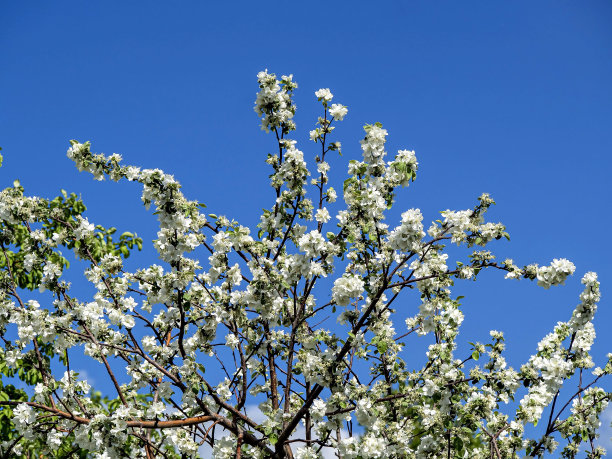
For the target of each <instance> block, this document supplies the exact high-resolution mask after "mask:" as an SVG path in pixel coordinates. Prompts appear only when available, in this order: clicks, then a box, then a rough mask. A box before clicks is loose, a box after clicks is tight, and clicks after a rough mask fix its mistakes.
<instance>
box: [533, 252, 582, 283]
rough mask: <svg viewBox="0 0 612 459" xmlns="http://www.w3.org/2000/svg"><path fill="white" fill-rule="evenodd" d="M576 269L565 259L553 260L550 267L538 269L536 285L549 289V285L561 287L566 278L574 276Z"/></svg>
mask: <svg viewBox="0 0 612 459" xmlns="http://www.w3.org/2000/svg"><path fill="white" fill-rule="evenodd" d="M575 270H576V267H575V266H574V264H573V263H572V262H571V261H569V260H566V259H565V258H561V259H557V258H555V259H554V260H553V261H552V263H551V264H550V266H542V267H541V268H538V285H539V286H540V287H544V288H550V286H551V285H559V284H561V285H563V284H564V283H565V279H567V276H570V275H572V274H574V271H575Z"/></svg>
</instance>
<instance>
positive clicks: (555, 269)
mask: <svg viewBox="0 0 612 459" xmlns="http://www.w3.org/2000/svg"><path fill="white" fill-rule="evenodd" d="M258 82H259V88H260V91H259V93H258V95H257V99H256V102H255V111H256V113H257V114H258V116H260V118H261V122H262V129H263V130H265V131H266V132H270V133H272V134H273V135H274V137H275V139H274V143H275V149H276V151H275V152H274V153H272V154H269V155H268V157H267V163H268V164H269V165H270V167H271V168H272V174H271V176H270V177H271V186H272V189H273V194H274V200H273V202H272V206H271V207H270V208H268V209H266V210H265V211H264V212H263V215H262V217H261V221H260V223H259V225H258V228H257V230H256V231H251V230H250V229H249V228H247V227H244V226H242V225H240V224H239V223H238V222H237V221H236V220H233V219H229V218H228V217H225V216H218V215H213V214H209V215H204V214H203V213H202V207H203V205H201V204H200V203H199V202H197V201H191V200H188V199H187V198H186V197H185V196H183V194H182V193H181V190H180V185H179V184H178V182H177V181H176V180H175V179H174V178H173V177H172V176H170V175H167V174H164V173H163V172H162V171H160V170H149V169H144V170H143V169H140V168H138V167H134V166H125V165H123V164H122V158H121V157H120V156H119V155H116V154H114V155H111V156H105V155H102V154H94V153H92V152H91V150H90V145H89V143H84V144H81V143H79V142H76V141H72V145H71V147H70V149H69V150H68V157H69V158H70V159H72V160H73V161H74V162H75V163H76V165H77V167H78V168H79V170H83V171H87V172H90V173H91V174H93V175H94V177H95V178H96V179H98V180H102V179H104V178H105V177H108V178H110V179H111V180H114V181H119V180H129V181H133V182H138V183H139V184H140V185H141V186H142V189H143V193H142V200H143V202H144V205H145V206H147V207H149V206H150V205H153V206H154V208H155V212H156V214H157V216H158V220H159V231H158V233H157V239H156V240H155V241H154V247H155V249H156V250H157V252H158V254H159V258H160V260H161V262H160V264H159V265H152V266H148V267H143V268H142V269H139V270H136V271H135V272H128V271H127V270H126V269H124V264H123V259H124V258H126V257H127V256H129V255H130V252H131V250H132V249H133V248H134V247H138V248H139V249H140V248H141V247H142V241H141V240H140V239H139V238H137V237H136V236H134V235H133V234H131V233H124V234H123V235H121V236H120V237H119V238H116V236H115V234H114V233H115V231H114V229H113V228H110V229H105V228H103V227H101V226H96V225H94V224H93V223H90V222H89V220H88V218H86V217H85V216H84V211H85V207H84V205H83V203H82V202H81V201H80V200H79V199H78V198H77V197H76V196H75V195H68V194H66V193H63V195H62V196H59V197H57V198H55V199H53V200H46V199H42V198H38V197H28V196H26V195H25V194H24V190H23V188H22V187H21V186H20V185H19V183H17V182H16V183H15V184H14V186H12V187H9V188H6V189H5V190H4V191H2V193H1V194H0V249H1V253H0V268H1V270H0V327H1V330H2V340H3V344H2V352H1V353H0V370H1V371H2V373H3V375H4V379H5V380H4V382H2V383H1V385H0V406H1V407H2V408H1V411H0V417H1V418H2V428H1V429H0V435H1V436H2V437H1V438H2V440H3V442H2V444H1V445H0V451H1V452H2V454H4V455H5V456H18V455H34V454H36V455H38V454H44V455H48V456H51V457H69V456H70V455H74V456H75V457H76V456H78V457H99V458H108V457H127V456H130V457H146V458H152V457H169V458H173V457H195V456H197V455H198V454H200V453H202V451H204V450H205V448H206V447H208V448H212V454H213V455H214V457H216V458H230V457H243V458H244V457H249V458H251V457H252V458H265V457H274V458H291V457H295V458H300V459H306V458H318V457H322V454H323V453H324V452H325V451H330V450H331V451H334V452H335V453H336V454H337V456H338V457H341V458H344V459H356V458H404V457H417V458H428V457H431V458H437V457H449V458H450V457H461V458H514V457H523V456H525V455H526V456H528V457H541V456H544V455H545V454H546V453H552V452H553V451H555V449H556V448H557V446H558V442H562V443H563V444H564V446H563V449H562V453H561V454H562V455H563V456H564V457H575V456H576V455H577V454H578V452H579V451H580V450H581V448H583V446H581V445H582V443H586V449H587V450H588V453H587V454H588V455H589V457H602V456H603V454H604V452H603V450H602V449H601V448H596V447H595V446H594V440H595V439H596V437H597V432H596V431H597V428H598V427H599V415H600V413H601V412H602V410H603V409H604V408H605V407H606V404H607V403H608V401H609V399H610V394H609V393H606V392H605V391H604V390H603V389H601V388H599V387H597V386H596V384H597V382H598V381H599V380H600V378H602V377H603V376H604V375H605V374H608V373H610V372H611V371H612V363H611V362H610V361H608V362H604V366H603V368H595V369H594V370H592V367H593V366H594V363H593V362H592V360H591V357H590V355H589V350H590V348H591V345H592V343H593V340H594V338H595V332H594V329H593V325H592V322H591V321H592V319H593V315H594V314H595V311H596V303H597V301H598V300H599V283H598V281H597V276H596V274H595V273H587V274H585V275H584V277H583V279H582V283H583V284H584V292H583V293H582V294H581V296H580V304H579V305H578V306H577V307H576V309H575V311H574V313H573V314H572V316H571V317H570V318H568V319H569V320H567V321H566V322H559V323H558V325H557V326H556V327H555V329H554V330H553V331H552V332H551V333H549V334H548V335H546V336H545V337H544V338H543V339H542V341H541V342H540V344H539V346H538V349H537V352H536V353H535V355H533V356H532V357H531V358H530V359H529V361H528V362H526V363H525V364H524V365H523V366H522V367H521V368H520V369H519V370H515V369H512V368H510V367H508V366H507V364H506V362H505V360H504V357H503V355H502V351H503V350H504V338H503V334H502V333H501V332H497V331H491V333H490V334H491V340H490V342H488V343H474V344H473V348H472V350H471V354H469V355H457V351H456V338H457V334H458V331H459V327H460V325H461V322H462V320H463V313H462V312H461V305H460V302H459V299H460V298H457V297H456V296H454V295H453V293H452V286H453V284H454V282H456V281H459V280H463V279H473V280H476V279H477V278H478V275H479V273H480V272H482V271H483V270H488V269H493V270H496V271H499V272H500V273H501V274H502V275H505V277H506V278H510V279H528V280H534V281H537V283H538V284H539V285H541V286H542V287H544V288H549V287H550V286H553V285H558V284H563V282H564V280H565V279H566V278H567V276H569V275H571V274H573V272H574V265H573V264H572V263H571V262H569V261H567V260H565V259H561V260H554V261H553V262H552V263H551V264H550V265H549V266H543V267H540V266H538V265H535V264H532V265H527V266H523V267H519V266H518V265H516V264H515V263H514V262H513V261H512V260H510V259H506V260H503V261H497V260H496V258H495V256H494V255H493V254H492V253H491V252H490V251H488V250H484V248H485V247H486V246H487V245H488V244H489V243H490V242H491V241H493V240H496V239H501V238H508V234H507V233H506V231H505V227H504V226H503V225H502V224H501V223H491V222H485V220H484V216H485V213H486V211H487V209H488V208H489V207H490V206H491V205H493V204H494V201H493V199H492V198H491V197H490V196H489V195H487V194H483V195H482V196H480V197H479V198H478V202H477V203H476V205H475V206H474V207H473V208H471V209H468V210H461V211H451V210H446V211H443V212H442V218H441V219H440V220H438V221H436V222H434V223H432V224H431V226H430V227H429V228H428V229H427V230H425V228H424V226H423V216H422V214H421V212H420V210H419V209H409V210H406V211H405V212H404V213H402V215H401V221H400V222H399V224H397V225H395V226H394V225H389V224H388V223H387V220H386V219H385V214H386V213H387V211H388V209H390V208H391V207H392V205H393V203H394V197H395V192H396V190H397V189H398V188H400V187H405V186H408V184H409V183H410V182H412V181H414V180H415V178H416V174H417V169H418V162H417V159H416V156H415V153H414V152H413V151H409V150H400V151H398V152H397V154H396V155H395V156H394V158H393V159H392V160H391V161H387V160H386V159H387V158H386V157H387V152H386V151H385V139H386V137H387V131H386V130H385V129H383V127H382V125H380V124H379V123H375V124H372V125H367V126H365V137H364V139H363V140H362V141H361V147H362V150H363V160H362V161H357V160H352V161H351V162H350V165H349V170H348V178H347V179H346V181H345V182H344V189H343V190H342V196H343V198H344V204H345V205H344V206H343V209H342V210H340V211H339V212H337V214H336V215H335V218H334V219H332V215H331V213H330V208H331V207H333V206H330V204H331V203H334V202H335V201H336V200H337V197H338V193H337V191H336V190H334V189H333V188H332V187H331V186H329V184H328V173H329V170H330V164H329V156H330V154H331V153H333V152H336V151H337V152H340V149H341V145H340V143H339V142H331V141H330V137H331V136H332V133H333V130H334V128H335V125H336V124H337V123H338V122H340V121H342V119H343V118H344V117H345V116H346V114H347V111H348V110H347V108H346V107H345V106H344V105H341V104H337V103H332V100H333V95H332V93H331V92H330V90H329V89H321V90H319V91H317V92H316V93H315V94H316V97H317V98H318V101H319V102H320V103H321V104H322V108H323V111H322V113H323V115H322V116H321V117H320V118H319V119H318V122H317V125H316V127H315V129H313V130H312V131H311V132H310V138H311V140H312V141H313V142H314V143H315V145H316V149H317V153H316V154H315V155H313V156H314V157H313V161H314V163H315V166H316V171H315V170H314V169H312V170H311V169H309V167H308V165H307V163H306V161H305V159H304V153H303V152H302V151H301V150H299V149H298V148H297V145H296V142H295V141H294V140H291V139H290V137H289V135H290V133H291V132H292V131H294V130H295V129H296V126H295V123H294V121H293V117H294V114H295V110H296V108H295V105H294V102H293V92H294V90H295V89H296V88H297V84H296V83H295V82H294V81H293V79H292V77H291V76H283V77H282V78H281V79H280V80H279V79H277V77H276V76H275V75H274V74H270V73H267V71H266V72H261V73H260V74H259V75H258ZM310 177H312V178H310ZM335 206H337V204H336V205H335ZM332 222H333V223H332ZM448 243H452V244H457V245H463V246H466V247H468V248H470V249H471V254H470V255H469V257H467V258H466V259H465V260H463V261H461V262H457V263H456V266H449V263H448V258H447V254H445V253H444V251H445V244H448ZM66 251H70V252H73V254H74V255H75V256H76V257H77V258H78V259H81V260H83V261H84V262H85V263H86V264H87V266H88V267H87V269H86V271H85V276H86V278H87V280H88V281H89V282H91V284H92V285H93V286H94V287H95V291H96V293H95V294H94V295H93V296H92V297H90V298H78V297H77V296H76V295H73V294H72V293H71V284H70V282H69V281H68V280H69V279H70V277H69V275H70V274H71V272H70V270H69V269H68V259H67V258H65V256H64V252H66ZM202 254H204V256H205V257H206V258H202ZM202 260H204V262H203V261H202ZM328 277H329V278H332V280H333V284H332V282H330V281H327V280H326V278H328ZM36 290H39V291H40V292H41V295H40V297H39V299H29V300H28V299H27V298H30V297H32V295H33V293H28V291H32V292H34V291H36ZM400 310H401V311H402V313H403V315H405V314H406V312H408V314H410V317H409V318H408V319H407V320H405V321H404V320H402V321H401V322H400V323H397V317H398V316H400V314H399V312H398V311H400ZM329 316H331V317H335V318H336V319H337V321H333V322H332V321H331V320H329V321H326V320H325V319H326V318H327V317H329ZM336 322H337V323H336ZM411 339H429V340H430V341H429V342H430V343H431V344H430V346H429V349H428V351H427V363H426V364H425V365H424V366H423V367H422V368H414V369H409V368H407V365H406V363H405V361H404V359H403V358H402V355H403V354H404V353H406V352H409V350H410V340H411ZM83 351H84V352H85V354H86V355H87V356H89V357H90V358H91V359H92V360H93V361H95V362H94V363H92V364H94V365H99V366H100V368H101V369H102V370H103V371H104V372H105V373H106V375H107V377H108V381H109V384H110V387H112V388H113V390H114V398H102V397H101V396H100V394H99V393H98V392H96V391H93V390H91V388H90V386H89V384H88V383H87V381H85V380H83V379H81V378H80V377H79V375H78V374H76V373H75V372H74V371H72V370H71V369H70V359H71V356H72V355H74V354H75V353H79V352H83ZM59 368H62V370H61V371H60V370H59ZM574 375H579V378H578V386H577V387H576V389H575V390H573V391H571V393H568V394H567V395H565V394H566V393H565V392H563V393H562V392H560V390H561V388H562V385H563V383H564V382H566V381H568V380H569V379H570V378H571V377H572V376H574ZM15 377H19V378H20V379H21V380H23V381H24V382H25V383H26V384H27V385H29V386H32V388H33V391H31V392H24V391H23V390H19V389H17V388H16V387H15V386H14V385H13V384H12V382H13V379H11V378H15ZM589 378H590V379H589ZM575 379H576V378H574V379H572V381H571V382H572V383H573V381H574V380H575ZM30 393H33V395H32V396H29V395H28V394H30ZM519 396H520V401H519V402H518V403H516V404H513V403H511V401H512V400H515V397H517V400H518V397H519ZM256 405H257V406H258V409H257V410H258V412H257V413H255V415H254V408H253V407H254V406H256ZM543 413H546V414H547V416H546V417H543ZM529 423H531V424H533V425H536V424H537V426H538V429H539V431H538V433H537V435H535V436H533V435H528V434H526V432H525V426H526V425H527V424H529Z"/></svg>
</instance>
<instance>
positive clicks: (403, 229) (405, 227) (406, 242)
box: [389, 209, 425, 252]
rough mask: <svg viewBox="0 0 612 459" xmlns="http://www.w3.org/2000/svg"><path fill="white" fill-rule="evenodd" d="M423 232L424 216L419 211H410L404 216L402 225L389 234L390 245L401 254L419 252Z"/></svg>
mask: <svg viewBox="0 0 612 459" xmlns="http://www.w3.org/2000/svg"><path fill="white" fill-rule="evenodd" d="M424 236H425V233H424V232H423V215H422V214H421V211H420V210H419V209H410V210H407V211H406V212H404V213H403V214H402V223H401V225H399V226H398V227H397V228H395V229H394V230H393V231H392V232H391V234H389V245H390V246H391V248H392V249H394V250H399V251H401V252H412V251H417V250H418V249H419V247H420V244H419V243H420V242H421V239H423V237H424Z"/></svg>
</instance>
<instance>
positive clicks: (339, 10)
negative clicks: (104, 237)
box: [0, 1, 612, 390]
mask: <svg viewBox="0 0 612 459" xmlns="http://www.w3.org/2000/svg"><path fill="white" fill-rule="evenodd" d="M301 3H302V5H298V2H284V3H282V4H281V3H277V4H275V3H269V4H262V3H261V2H250V1H249V2H247V1H244V2H232V3H229V2H227V3H225V4H223V5H222V3H221V2H196V1H181V2H158V1H149V2H134V1H131V2H94V3H92V2H70V1H63V2H8V1H5V2H2V5H1V6H0V50H1V51H2V54H1V56H2V71H0V92H1V97H0V146H2V148H3V154H4V157H5V161H4V163H5V165H4V166H3V167H2V169H0V186H2V187H5V186H8V185H9V184H10V183H11V182H12V180H13V179H15V178H19V179H20V180H21V182H22V184H23V185H24V186H25V187H26V191H27V192H28V193H29V194H36V195H43V196H47V197H51V196H53V195H55V194H57V192H58V190H59V189H60V188H65V189H67V190H68V191H75V192H77V193H80V194H81V195H82V196H83V198H84V200H85V203H86V205H87V206H88V208H89V210H88V214H87V215H88V216H89V218H90V220H91V221H95V222H96V223H100V224H103V225H106V226H113V225H114V226H118V227H119V229H120V230H121V231H127V230H136V231H137V232H138V233H139V234H140V235H142V236H143V237H144V238H145V240H146V241H150V240H151V239H152V238H153V237H154V231H155V229H154V227H153V223H154V221H155V220H154V217H153V216H151V215H150V214H149V213H147V212H145V211H144V210H143V209H141V207H140V203H139V196H140V190H139V189H137V188H136V187H135V186H133V185H131V184H120V185H117V184H114V183H108V182H104V183H99V182H94V181H93V180H92V179H91V176H89V175H85V174H80V173H78V171H77V170H76V168H75V167H74V166H73V164H72V163H71V162H70V161H69V160H68V159H67V158H66V156H65V151H66V148H67V146H68V140H69V139H73V138H75V139H78V140H80V141H85V140H91V141H92V144H93V150H94V151H98V152H105V153H113V152H117V153H121V154H122V155H123V156H124V159H125V162H126V163H131V164H134V165H139V166H143V167H152V168H154V167H159V168H162V169H164V170H165V171H167V172H170V173H173V174H175V176H176V178H177V179H178V180H179V181H180V182H181V183H182V184H183V186H184V192H185V194H186V195H187V196H188V197H189V198H192V199H198V200H200V201H202V202H204V203H206V204H207V205H208V209H209V210H210V212H216V213H225V214H227V215H228V216H230V217H233V218H237V219H238V220H240V221H241V222H243V223H244V224H248V225H254V224H255V223H256V222H257V221H258V215H259V211H260V209H261V208H262V207H269V206H270V203H271V199H272V195H271V190H270V188H269V187H268V186H267V183H268V178H267V174H268V169H267V167H266V164H265V163H264V159H265V157H266V154H267V153H268V152H269V151H271V149H272V148H273V141H272V138H271V137H269V136H266V135H265V134H264V133H263V132H262V131H260V128H259V122H258V120H257V117H256V115H255V113H254V112H253V108H252V107H253V101H254V98H255V93H256V91H257V85H256V78H255V76H256V74H257V72H258V71H259V70H262V69H265V68H267V69H269V70H270V71H271V72H276V73H278V74H279V75H280V74H283V73H285V74H288V73H293V74H294V76H295V79H296V80H297V82H298V83H299V85H300V87H299V89H298V91H297V96H296V97H297V98H296V100H297V105H298V114H297V117H296V121H297V123H298V131H297V134H296V135H295V138H296V139H297V140H298V142H299V146H300V148H301V149H302V150H304V152H305V154H306V156H307V157H308V156H309V155H310V156H312V155H314V144H312V143H310V142H309V141H308V131H309V130H310V129H312V128H313V125H314V122H315V121H316V116H317V115H318V107H319V106H318V105H317V103H316V100H315V97H314V94H313V93H314V91H315V90H316V89H318V88H320V87H329V88H330V89H331V90H332V92H333V93H334V94H335V101H337V102H340V103H343V104H346V105H347V106H348V107H349V114H348V116H347V118H346V119H345V121H344V122H343V123H341V124H340V127H339V128H338V129H337V130H336V135H337V137H336V138H337V139H338V140H340V141H342V144H343V147H344V148H343V155H344V156H343V157H341V158H337V159H334V160H333V161H332V168H335V173H334V172H332V182H334V183H341V180H342V178H343V176H344V173H345V171H346V164H347V162H348V160H349V159H352V158H359V157H360V154H361V152H360V149H359V143H358V141H359V139H361V138H362V137H363V134H362V131H361V126H362V125H363V124H365V123H372V122H375V121H380V122H382V123H383V125H384V127H385V128H387V129H388V131H389V138H388V139H389V140H388V147H389V148H388V151H390V152H394V151H396V150H397V149H398V148H409V149H415V150H416V152H417V157H418V159H419V162H420V175H419V178H418V180H417V181H416V183H415V184H413V185H412V186H411V187H410V189H408V190H406V191H405V192H404V193H402V195H401V197H400V198H399V200H398V206H397V212H395V213H394V214H393V215H392V216H391V217H393V218H396V219H397V217H398V216H399V213H400V211H401V210H403V209H406V208H409V207H419V208H421V209H422V210H423V213H424V215H425V217H426V220H428V221H431V220H432V219H435V218H437V212H438V211H440V210H445V209H447V208H450V209H456V210H459V209H466V208H470V207H472V206H473V205H474V203H475V199H476V197H477V196H478V195H479V194H480V193H482V192H485V191H486V192H489V193H491V195H492V196H493V197H494V198H495V199H496V201H497V203H498V205H497V206H496V208H495V209H494V211H493V212H492V213H491V217H490V218H491V219H492V220H494V221H498V220H501V221H503V222H504V223H505V224H506V225H507V227H508V230H509V232H510V235H511V237H512V240H511V242H509V243H507V242H504V243H502V242H500V243H498V244H496V245H494V246H492V247H493V249H494V250H495V251H496V252H497V253H498V254H499V255H500V257H502V259H503V257H505V256H512V257H513V258H514V259H515V261H516V262H517V263H521V264H526V263H530V262H538V263H540V264H546V263H548V262H550V261H551V260H552V259H553V258H557V257H566V258H569V259H570V260H572V261H573V262H574V263H575V264H576V267H577V270H576V275H575V276H574V278H573V279H572V280H571V281H569V282H567V285H566V286H565V287H560V288H556V289H551V290H549V291H544V290H542V289H540V288H536V287H535V285H534V284H530V283H528V282H526V281H522V282H520V283H516V282H510V281H504V280H503V279H502V276H500V275H499V274H497V273H495V274H492V275H488V276H485V279H483V280H486V281H489V283H488V284H487V282H483V283H480V282H478V283H477V284H470V285H465V286H461V287H460V289H461V291H463V292H466V295H467V297H466V299H465V300H464V305H465V309H464V311H465V314H466V321H465V323H464V326H463V328H462V330H463V335H462V336H463V337H464V339H465V340H468V339H469V338H474V339H481V340H484V339H486V337H487V335H488V330H490V329H499V330H503V331H505V332H506V336H507V341H508V347H509V354H508V360H509V361H510V363H511V364H512V365H513V366H515V367H518V366H519V365H520V363H522V362H523V361H524V360H525V359H526V358H527V357H528V356H529V355H530V354H531V353H532V352H533V351H534V349H535V346H536V343H537V342H538V341H539V340H540V339H541V338H542V337H543V335H544V334H546V333H548V331H550V330H551V329H552V327H553V326H554V324H556V322H557V321H560V320H567V319H568V318H569V316H570V314H571V311H572V309H573V308H574V307H575V305H576V304H577V302H578V294H579V292H580V291H581V286H580V283H579V280H580V277H581V276H582V274H583V273H584V272H586V271H589V270H594V271H597V272H598V273H599V275H600V279H601V281H602V292H603V300H602V302H601V304H600V309H599V312H598V316H597V317H596V321H595V325H596V330H597V332H598V339H597V342H596V345H595V347H594V355H595V357H596V359H597V361H599V362H600V363H601V362H602V360H603V359H604V358H605V354H606V353H607V352H610V351H612V334H610V333H609V329H610V324H612V300H611V299H610V298H611V296H610V294H609V292H610V291H612V264H611V262H610V257H611V256H612V250H611V249H610V241H609V240H608V239H607V238H608V237H609V231H610V228H611V227H612V217H611V213H610V210H611V205H610V203H611V198H612V187H611V185H610V180H609V175H610V170H611V169H612V159H610V158H611V156H610V155H611V152H612V2H610V1H582V2H576V1H540V2H532V1H513V2H490V1H480V2H456V1H437V2H425V1H421V2H411V1H396V2H386V1H377V2H361V1H351V2H348V1H346V2H343V1H337V2H329V1H327V2H316V1H309V2H301ZM340 189H341V187H340ZM124 198H125V202H123V200H124ZM395 221H397V220H390V221H389V223H390V224H393V223H394V222H395ZM138 260H140V262H139V263H142V264H149V263H151V262H152V261H153V260H154V257H153V256H152V255H151V252H150V251H149V252H148V255H145V256H143V257H142V258H140V259H138ZM138 260H136V262H138ZM485 284H487V285H485ZM410 307H415V306H414V302H412V303H411V302H407V303H406V308H410ZM399 327H401V324H398V328H399ZM611 388H612V384H610V383H608V384H607V389H608V390H610V389H611Z"/></svg>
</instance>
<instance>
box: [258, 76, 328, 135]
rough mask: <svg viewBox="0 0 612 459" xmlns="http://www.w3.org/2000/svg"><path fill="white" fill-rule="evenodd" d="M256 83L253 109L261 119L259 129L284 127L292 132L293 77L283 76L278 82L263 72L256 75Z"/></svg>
mask: <svg viewBox="0 0 612 459" xmlns="http://www.w3.org/2000/svg"><path fill="white" fill-rule="evenodd" d="M257 81H258V83H259V87H260V91H259V92H258V93H257V99H256V100H255V108H254V109H255V113H257V115H259V116H262V117H263V118H262V121H261V128H262V129H263V130H264V131H266V132H268V131H270V130H274V129H276V128H279V127H282V126H283V125H284V126H286V127H287V129H288V130H293V129H294V128H295V124H294V123H293V120H292V118H293V115H295V105H294V104H293V101H292V100H291V92H292V91H293V90H294V89H295V88H297V83H294V82H293V75H289V76H285V75H283V76H282V78H281V80H280V81H279V80H277V79H276V75H274V74H273V73H272V74H270V73H268V71H267V70H264V71H262V72H259V73H258V74H257ZM330 96H331V94H330Z"/></svg>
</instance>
